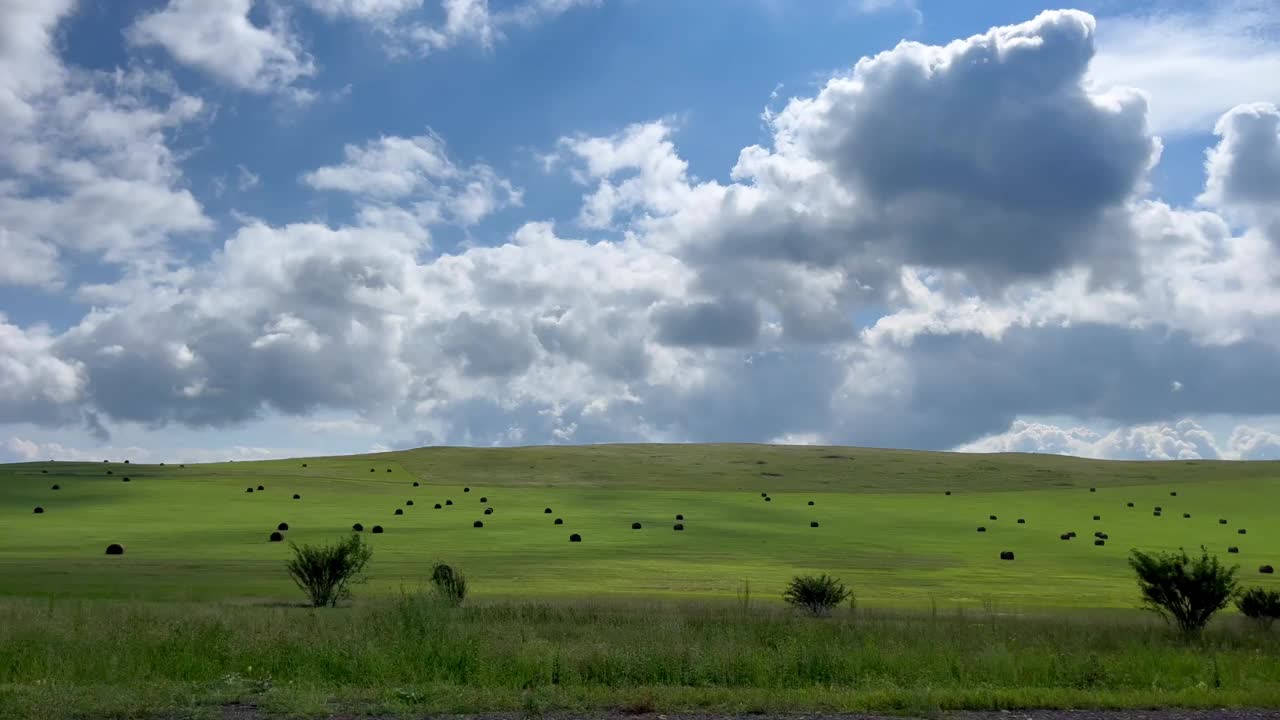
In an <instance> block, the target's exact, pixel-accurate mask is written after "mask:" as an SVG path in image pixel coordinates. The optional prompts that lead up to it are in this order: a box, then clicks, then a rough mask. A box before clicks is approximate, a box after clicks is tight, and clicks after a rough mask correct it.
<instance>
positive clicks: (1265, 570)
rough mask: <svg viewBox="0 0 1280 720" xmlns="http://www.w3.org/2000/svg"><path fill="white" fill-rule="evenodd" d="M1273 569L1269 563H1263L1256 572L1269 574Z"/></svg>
mask: <svg viewBox="0 0 1280 720" xmlns="http://www.w3.org/2000/svg"><path fill="white" fill-rule="evenodd" d="M1275 571H1276V569H1275V568H1273V567H1271V566H1270V565H1263V566H1262V567H1260V568H1258V572H1260V573H1262V574H1263V575H1270V574H1272V573H1274V572H1275Z"/></svg>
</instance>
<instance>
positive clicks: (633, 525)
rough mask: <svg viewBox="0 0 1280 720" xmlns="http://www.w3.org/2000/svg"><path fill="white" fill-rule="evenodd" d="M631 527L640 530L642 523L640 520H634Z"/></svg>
mask: <svg viewBox="0 0 1280 720" xmlns="http://www.w3.org/2000/svg"><path fill="white" fill-rule="evenodd" d="M631 529H632V530H639V529H640V523H638V522H633V523H631Z"/></svg>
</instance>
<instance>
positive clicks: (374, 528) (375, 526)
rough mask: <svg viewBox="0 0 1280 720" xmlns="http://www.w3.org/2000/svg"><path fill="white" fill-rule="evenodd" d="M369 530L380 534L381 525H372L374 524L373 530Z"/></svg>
mask: <svg viewBox="0 0 1280 720" xmlns="http://www.w3.org/2000/svg"><path fill="white" fill-rule="evenodd" d="M370 532H372V533H373V534H374V535H381V534H382V526H381V525H374V526H373V530H371V531H370Z"/></svg>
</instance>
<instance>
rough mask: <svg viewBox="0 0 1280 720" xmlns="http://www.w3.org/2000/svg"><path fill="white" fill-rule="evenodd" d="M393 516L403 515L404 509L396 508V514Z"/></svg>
mask: <svg viewBox="0 0 1280 720" xmlns="http://www.w3.org/2000/svg"><path fill="white" fill-rule="evenodd" d="M395 514H396V515H403V514H404V508H396V512H395Z"/></svg>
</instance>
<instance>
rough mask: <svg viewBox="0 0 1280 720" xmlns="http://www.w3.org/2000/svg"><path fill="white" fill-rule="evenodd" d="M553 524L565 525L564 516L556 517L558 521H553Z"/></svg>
mask: <svg viewBox="0 0 1280 720" xmlns="http://www.w3.org/2000/svg"><path fill="white" fill-rule="evenodd" d="M551 524H552V525H563V524H564V519H563V518H556V521H555V522H553V523H551Z"/></svg>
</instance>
